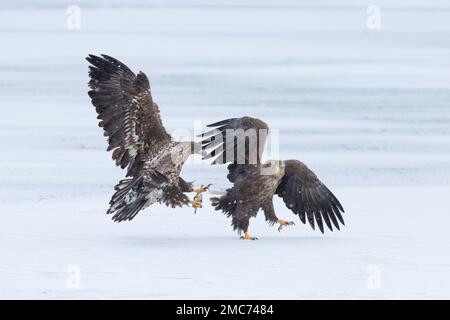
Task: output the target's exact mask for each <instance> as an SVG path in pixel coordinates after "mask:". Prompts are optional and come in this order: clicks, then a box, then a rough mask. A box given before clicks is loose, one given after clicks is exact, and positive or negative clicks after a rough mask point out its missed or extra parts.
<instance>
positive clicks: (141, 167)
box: [86, 55, 200, 221]
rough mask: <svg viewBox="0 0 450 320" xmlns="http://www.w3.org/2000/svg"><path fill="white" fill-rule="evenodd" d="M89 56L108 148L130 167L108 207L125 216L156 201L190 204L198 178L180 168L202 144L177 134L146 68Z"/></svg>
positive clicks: (93, 94) (93, 91)
mask: <svg viewBox="0 0 450 320" xmlns="http://www.w3.org/2000/svg"><path fill="white" fill-rule="evenodd" d="M86 60H87V61H89V62H90V63H91V65H90V66H89V77H90V81H89V83H88V84H89V88H90V89H91V90H90V91H89V92H88V94H89V96H90V97H91V101H92V104H93V105H94V107H95V110H96V111H97V114H98V116H97V118H98V119H99V120H100V121H99V126H100V127H102V128H103V130H104V135H105V136H106V137H108V148H107V151H112V158H113V160H114V161H115V162H116V165H118V166H120V167H121V168H122V169H125V168H126V170H127V173H126V177H127V178H126V179H124V180H121V181H120V182H119V183H118V184H117V185H116V187H115V190H116V192H115V193H114V195H113V196H112V199H111V201H110V208H109V210H108V212H107V213H112V214H113V220H115V221H123V220H131V219H133V218H134V217H135V216H136V214H137V213H138V212H139V211H140V210H142V209H143V208H145V207H147V206H149V205H151V204H153V203H155V202H162V203H165V204H166V205H168V206H171V207H175V206H182V205H186V204H188V203H189V199H188V197H187V196H186V195H185V194H184V193H183V192H191V191H192V189H193V188H192V183H189V182H186V181H184V180H183V179H182V178H181V177H180V176H179V174H180V171H181V168H182V166H183V164H184V162H185V161H186V159H187V158H188V157H189V155H191V154H192V153H194V152H200V148H199V146H198V145H197V144H195V143H193V142H175V141H173V140H172V138H171V136H170V135H169V134H168V133H167V132H166V130H165V128H164V126H163V124H162V121H161V117H160V114H159V107H158V105H157V104H156V103H155V102H154V101H153V98H152V95H151V92H150V83H149V80H148V78H147V76H146V75H145V74H144V73H143V72H139V73H138V74H137V75H136V74H134V73H133V72H132V71H131V70H130V69H129V68H128V67H127V66H126V65H125V64H123V63H122V62H120V61H118V60H117V59H115V58H113V57H110V56H107V55H101V57H99V56H95V55H89V56H88V57H87V58H86Z"/></svg>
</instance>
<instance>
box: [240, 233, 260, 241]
mask: <svg viewBox="0 0 450 320" xmlns="http://www.w3.org/2000/svg"><path fill="white" fill-rule="evenodd" d="M240 239H241V240H258V238H256V237H252V236H251V235H250V233H248V232H244V235H243V236H241V238H240Z"/></svg>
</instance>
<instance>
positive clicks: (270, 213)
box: [261, 200, 295, 231]
mask: <svg viewBox="0 0 450 320" xmlns="http://www.w3.org/2000/svg"><path fill="white" fill-rule="evenodd" d="M261 208H262V209H263V211H264V216H265V217H266V221H267V222H269V224H270V225H271V226H272V225H274V224H275V223H278V231H281V230H282V229H283V228H284V227H285V226H293V225H295V223H294V222H293V221H286V220H283V219H278V217H277V215H276V214H275V209H274V208H273V202H272V200H270V201H268V202H266V203H264V204H263V205H262V206H261Z"/></svg>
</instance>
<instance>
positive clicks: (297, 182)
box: [202, 117, 344, 240]
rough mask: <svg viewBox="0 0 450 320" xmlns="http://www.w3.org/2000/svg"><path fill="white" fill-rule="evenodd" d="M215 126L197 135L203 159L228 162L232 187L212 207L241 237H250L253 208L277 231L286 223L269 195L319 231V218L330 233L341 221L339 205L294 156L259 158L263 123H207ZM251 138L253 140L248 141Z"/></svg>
mask: <svg viewBox="0 0 450 320" xmlns="http://www.w3.org/2000/svg"><path fill="white" fill-rule="evenodd" d="M208 127H211V128H215V129H213V130H211V131H208V132H206V133H204V134H202V137H203V141H202V149H203V150H204V155H205V156H204V159H210V158H214V161H213V164H221V163H227V162H228V163H231V164H229V165H228V171H229V174H228V180H229V181H230V182H232V183H233V186H232V188H230V189H227V191H226V193H225V194H224V195H223V196H221V197H219V198H217V197H215V198H211V203H212V205H213V206H214V207H215V209H216V210H221V211H222V212H223V213H224V214H226V215H227V216H228V217H231V225H232V226H233V229H234V230H237V231H238V233H239V234H241V233H242V232H243V233H244V236H242V237H241V239H245V240H255V239H256V238H255V237H252V236H251V235H250V234H249V232H248V228H249V221H250V218H251V217H255V216H256V214H257V213H258V211H259V209H262V210H263V211H264V215H265V218H266V221H268V222H269V223H270V224H271V225H273V224H275V223H278V225H279V227H278V231H281V229H282V228H283V227H284V226H288V225H293V224H294V222H292V221H285V220H282V219H279V218H278V217H277V216H276V215H275V210H274V206H273V196H274V195H275V194H276V195H278V196H279V197H281V198H283V201H284V203H285V204H286V206H287V207H288V208H289V209H290V210H291V211H292V212H293V213H295V214H297V215H298V216H299V217H300V220H301V221H302V222H303V223H304V224H305V223H306V219H307V220H308V222H309V224H310V226H311V227H312V228H313V229H314V228H315V225H316V224H317V226H318V227H319V229H320V231H321V232H322V233H323V232H324V226H323V225H324V222H325V224H326V225H327V227H328V228H329V229H330V230H331V231H333V225H334V226H335V227H336V229H338V230H339V222H340V223H342V224H344V219H343V217H342V214H341V212H342V213H343V212H344V209H343V208H342V205H341V204H340V203H339V201H338V199H337V198H336V197H335V196H334V195H333V193H332V192H331V191H330V190H329V189H328V188H327V187H326V186H325V185H324V184H323V183H322V182H321V181H320V180H319V179H318V178H317V176H316V175H315V174H314V172H312V171H311V170H310V169H309V168H308V167H307V166H306V165H305V164H303V163H302V162H300V161H298V160H286V161H281V160H270V161H267V162H265V163H262V162H261V155H262V152H263V150H264V144H265V140H266V137H267V133H268V126H267V124H266V123H264V122H263V121H261V120H259V119H255V118H250V117H243V118H234V119H228V120H223V121H220V122H217V123H213V124H210V125H208ZM252 137H253V139H252Z"/></svg>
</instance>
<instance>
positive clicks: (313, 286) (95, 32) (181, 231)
mask: <svg viewBox="0 0 450 320" xmlns="http://www.w3.org/2000/svg"><path fill="white" fill-rule="evenodd" d="M78 4H79V5H80V8H81V10H82V11H81V30H68V29H67V27H66V18H67V14H66V7H67V3H65V2H64V1H50V0H49V1H36V0H35V1H2V2H1V4H0V40H1V50H0V112H1V113H0V114H1V116H0V147H1V150H2V151H1V157H0V218H1V219H0V298H38V299H49V298H58V299H66V298H76V299H82V298H89V299H103V298H114V299H116V298H119V299H121V298H125V299H128V298H142V299H170V298H177V299H188V298H193V299H197V298H212V299H215V298H225V299H228V298H237V299H241V298H242V299H243V298H265V299H282V298H289V299H312V298H332V299H334V298H344V299H355V298H364V299H371V298H375V299H379V298H387V299H397V298H426V299H428V298H447V299H448V298H450V254H449V252H450V234H449V230H450V210H449V206H448V198H449V195H450V186H449V180H450V139H449V135H450V105H449V101H450V89H449V88H450V71H449V70H450V43H449V41H448V39H449V36H450V23H449V21H450V4H448V2H447V1H427V2H423V1H408V2H404V1H399V0H398V1H379V2H378V4H379V6H380V8H381V12H382V29H381V30H379V31H370V30H368V29H367V28H366V18H367V15H366V8H367V5H368V4H369V3H368V2H366V1H343V2H340V4H339V5H337V4H336V3H335V1H303V2H298V1H275V0H270V1H237V0H236V1H219V2H214V4H212V3H209V2H207V1H194V0H190V1H176V2H166V1H155V2H151V3H149V2H147V1H136V0H135V1H126V2H125V1H124V2H122V3H121V2H119V1H101V0H96V1H78ZM88 53H95V54H99V53H107V54H110V55H113V56H115V57H117V58H119V59H121V60H123V61H124V62H125V63H127V64H128V65H129V66H130V67H131V68H132V69H134V70H136V71H137V70H143V71H144V72H146V73H147V74H148V75H149V77H150V81H151V86H152V91H153V95H154V98H155V100H156V101H157V102H158V103H159V104H160V106H161V114H162V117H163V121H164V123H165V124H166V126H167V128H168V129H169V131H171V132H173V131H174V130H175V129H180V128H184V129H186V130H188V132H191V133H192V132H193V130H194V121H202V122H203V124H206V123H210V122H213V121H216V120H220V119H223V118H226V117H231V116H242V115H251V116H255V117H261V118H262V119H264V120H265V121H266V122H267V123H269V125H270V126H271V128H274V129H279V133H280V157H282V158H283V159H288V158H298V159H301V160H302V161H304V162H306V163H307V164H308V165H309V166H310V167H311V168H313V169H314V170H315V171H316V172H317V174H318V175H319V177H320V178H321V179H322V180H323V181H324V182H325V183H326V184H327V185H328V186H329V187H330V189H332V190H333V191H334V193H335V194H336V195H337V196H338V197H339V199H340V200H341V202H342V204H343V205H344V207H345V209H346V214H345V219H346V226H345V227H343V228H342V229H341V231H340V232H333V233H331V232H326V234H325V235H321V234H320V233H319V232H318V231H312V230H311V229H310V228H309V226H306V225H302V224H301V223H300V221H299V220H298V218H297V217H295V216H294V215H293V214H291V213H290V212H289V211H288V210H287V208H285V207H284V206H283V204H282V202H281V201H279V199H276V209H277V210H276V211H277V213H278V215H279V216H280V217H284V218H288V219H294V220H296V221H297V225H296V226H295V227H292V228H288V229H285V230H283V232H281V233H278V232H277V231H276V228H273V227H272V228H271V227H269V226H268V225H267V224H266V223H265V222H264V219H263V217H262V214H260V216H258V218H256V219H254V220H252V221H251V231H252V233H253V234H254V235H256V236H258V237H259V238H260V240H258V241H253V242H245V241H239V240H238V236H237V235H236V234H235V233H234V232H233V231H232V229H231V227H230V226H229V224H230V222H229V220H228V219H226V218H225V217H224V216H222V215H221V214H220V213H218V212H216V211H213V210H212V209H211V207H210V206H209V204H208V201H205V207H204V208H203V209H201V210H199V212H198V213H197V214H196V215H194V214H193V211H192V210H191V209H190V208H183V209H175V210H172V209H168V208H166V207H164V206H160V205H154V206H152V207H150V208H148V209H146V210H145V211H144V212H142V213H140V214H139V215H138V216H137V217H136V218H135V220H133V221H131V222H129V223H120V224H116V223H113V222H112V221H111V220H110V217H109V216H107V215H106V214H105V211H106V209H107V203H108V201H109V198H110V196H111V194H112V192H113V186H114V185H115V184H116V182H117V181H118V180H119V179H121V178H122V177H123V175H124V173H123V172H122V171H121V170H120V169H118V168H116V167H114V164H113V162H112V160H111V158H110V156H111V155H110V154H108V153H106V152H105V149H106V142H105V139H104V138H103V136H102V132H101V130H100V129H99V128H98V127H97V120H96V119H95V116H96V115H95V111H94V109H93V107H92V106H91V105H90V101H89V99H88V96H87V94H86V91H87V86H86V82H87V62H86V61H85V60H84V57H85V56H86V55H87V54H88ZM225 176H226V169H225V167H212V166H207V165H198V164H191V165H187V166H186V167H185V169H184V171H183V177H185V178H186V179H188V180H196V181H197V182H196V183H197V184H200V183H213V184H214V187H216V188H224V187H227V186H228V184H227V182H226V180H225ZM205 198H207V197H205ZM73 266H77V267H79V268H80V270H81V273H80V287H79V288H77V287H73V286H70V285H69V286H68V285H67V282H68V281H70V279H73V277H71V276H70V274H69V273H68V272H67V270H68V268H69V269H70V268H72V267H73Z"/></svg>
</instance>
